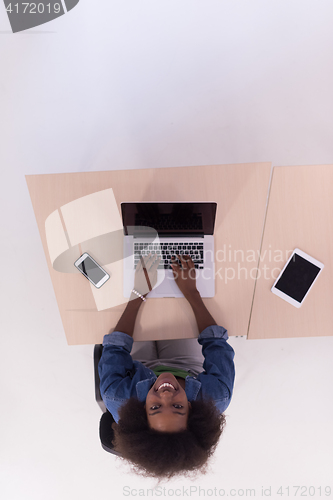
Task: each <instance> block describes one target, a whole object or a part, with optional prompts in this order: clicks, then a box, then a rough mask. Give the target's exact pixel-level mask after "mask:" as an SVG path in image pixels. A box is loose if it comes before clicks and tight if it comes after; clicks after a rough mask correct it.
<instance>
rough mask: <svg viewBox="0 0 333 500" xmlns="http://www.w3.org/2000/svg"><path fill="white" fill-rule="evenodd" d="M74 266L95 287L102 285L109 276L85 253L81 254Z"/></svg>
mask: <svg viewBox="0 0 333 500" xmlns="http://www.w3.org/2000/svg"><path fill="white" fill-rule="evenodd" d="M74 266H75V267H77V268H78V270H79V271H81V273H82V274H83V276H85V277H86V278H87V279H88V280H89V281H90V283H92V284H93V285H95V287H96V288H101V286H102V285H104V283H105V282H106V281H107V280H108V279H109V278H110V276H109V275H108V273H107V272H105V271H104V269H102V268H101V266H100V265H99V264H97V262H96V261H95V260H94V259H93V258H92V257H91V256H90V255H89V254H87V253H84V254H82V255H81V257H80V258H79V259H77V261H76V262H74Z"/></svg>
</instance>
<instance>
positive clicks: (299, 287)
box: [275, 253, 320, 302]
mask: <svg viewBox="0 0 333 500" xmlns="http://www.w3.org/2000/svg"><path fill="white" fill-rule="evenodd" d="M319 271H320V268H319V267H317V266H315V265H314V264H312V263H311V262H309V261H308V260H306V259H303V257H301V256H300V255H298V254H297V253H294V255H293V257H292V259H291V260H290V262H289V264H288V265H287V267H286V269H285V270H284V272H283V274H282V276H281V278H280V279H279V280H278V281H277V283H276V285H275V288H277V289H278V290H280V291H281V292H283V293H285V294H286V295H289V296H290V297H291V298H292V299H294V300H297V302H302V300H303V299H304V297H305V295H306V292H307V291H308V290H309V288H310V286H311V285H312V283H313V282H314V280H315V279H316V276H317V274H318V273H319Z"/></svg>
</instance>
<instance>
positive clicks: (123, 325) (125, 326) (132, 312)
mask: <svg viewBox="0 0 333 500" xmlns="http://www.w3.org/2000/svg"><path fill="white" fill-rule="evenodd" d="M146 295H147V294H146ZM142 302H143V300H142V299H141V298H140V297H138V296H137V295H135V294H134V293H132V295H131V297H130V300H129V302H128V304H127V306H126V307H125V309H124V312H123V314H122V315H121V317H120V319H119V321H118V323H117V324H116V327H115V329H114V331H117V332H123V333H127V335H129V336H130V337H133V331H134V325H135V320H136V317H137V314H138V312H139V309H140V306H141V304H142Z"/></svg>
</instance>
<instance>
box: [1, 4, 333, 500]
mask: <svg viewBox="0 0 333 500" xmlns="http://www.w3.org/2000/svg"><path fill="white" fill-rule="evenodd" d="M332 26H333V3H332V2H331V0H327V1H323V0H312V1H309V0H288V1H285V0H265V1H259V0H243V1H239V0H218V1H215V0H200V1H198V0H178V1H174V0H123V1H121V2H120V1H118V2H115V1H111V0H98V2H97V1H94V0H81V1H80V3H79V4H78V5H77V7H75V8H74V9H73V10H72V11H71V12H69V13H68V14H66V15H64V16H62V17H61V18H59V19H57V20H55V21H52V22H50V23H48V24H45V25H43V26H39V27H36V28H33V29H31V30H28V31H26V32H22V33H17V34H12V33H11V29H10V24H9V21H8V18H7V16H6V12H5V9H4V7H3V6H2V5H0V65H1V66H0V126H1V130H0V132H1V135H0V141H1V148H0V168H1V184H0V189H1V193H0V208H1V210H0V217H1V247H0V252H1V281H0V283H1V315H0V317H1V344H2V346H1V407H2V409H1V413H0V415H1V416H0V419H1V425H0V432H1V436H0V443H1V447H0V448H1V451H0V453H1V455H0V460H1V463H0V470H1V472H0V474H1V477H0V494H1V498H2V499H4V500H21V499H24V500H90V499H95V498H104V499H109V498H110V499H111V498H119V499H120V498H127V497H128V496H126V494H128V493H129V497H130V498H134V497H135V496H136V495H137V496H139V494H140V491H139V489H140V488H144V490H143V491H141V496H142V494H145V497H146V498H148V494H149V492H147V491H146V489H147V488H151V487H153V486H154V485H156V481H154V480H151V479H145V478H140V477H137V476H135V475H134V474H133V473H130V472H128V468H127V466H125V465H121V464H120V463H119V462H118V460H117V459H116V458H115V457H114V456H113V455H110V454H108V453H106V452H105V451H103V449H102V448H101V446H100V442H99V437H98V423H99V418H100V409H99V407H98V406H97V404H96V402H95V401H94V388H93V364H92V351H93V346H90V345H88V346H75V347H74V346H72V347H68V346H67V344H66V339H65V334H64V332H63V328H62V324H61V320H60V316H59V312H58V308H57V304H56V300H55V296H54V292H53V288H52V284H51V280H50V277H49V273H48V269H47V265H46V260H45V256H44V253H43V249H42V245H41V241H40V237H39V233H38V229H37V225H36V221H35V217H34V213H33V209H32V205H31V201H30V197H29V193H28V189H27V186H26V182H25V177H24V176H25V175H26V174H45V173H60V172H82V171H94V170H110V169H116V170H119V169H134V168H150V167H151V168H156V167H174V166H188V165H205V164H223V163H241V162H254V161H272V163H273V165H304V164H327V163H333V150H332V148H333V146H332V145H333V137H332V136H333V102H332V96H333V92H332V88H333V68H332V57H333V29H332ZM129 182H130V172H129ZM176 182H177V179H176V178H175V183H176ZM221 189H222V187H221ZM235 300H237V299H236V298H235ZM221 307H222V308H223V304H221ZM314 333H316V334H318V333H319V334H320V332H314ZM230 334H232V335H236V334H237V332H230ZM230 344H231V345H232V346H233V347H234V349H235V351H236V358H235V362H236V381H235V389H234V396H233V400H232V402H231V404H230V406H229V408H228V410H227V412H226V414H227V417H228V420H227V422H228V424H227V427H226V430H225V432H224V435H223V438H222V439H221V442H220V444H219V446H218V450H217V452H216V454H215V457H214V460H213V461H212V464H211V469H210V472H209V473H208V474H207V475H206V476H202V477H201V476H200V475H199V474H198V478H197V479H196V480H195V481H192V482H191V481H189V480H185V479H178V480H173V481H170V482H169V483H167V484H165V485H164V486H165V487H166V490H162V489H161V490H159V491H160V496H161V497H168V496H171V495H172V493H173V496H174V497H175V496H179V493H181V494H182V495H183V492H182V490H181V489H182V488H184V489H185V493H184V498H187V497H189V498H190V497H191V498H203V497H204V496H206V497H208V496H211V497H214V495H216V496H217V497H218V494H219V489H221V488H224V489H225V490H226V493H225V494H226V495H227V493H229V496H231V495H232V493H233V492H231V491H230V488H235V489H236V490H238V489H244V490H246V488H254V489H255V490H256V497H262V487H264V488H265V489H266V490H267V489H268V488H269V487H271V488H272V489H271V496H270V498H274V499H278V498H288V496H287V489H286V488H287V487H288V486H289V487H290V490H289V497H290V498H291V497H293V498H300V497H301V496H300V493H301V491H299V492H298V494H297V495H296V497H295V496H294V494H295V492H296V490H294V489H293V488H292V487H293V486H294V485H295V486H296V485H299V486H302V485H304V486H307V487H309V486H314V487H315V488H316V493H315V495H314V496H312V498H316V499H319V498H329V497H325V491H324V487H325V486H327V485H330V486H331V487H332V495H333V476H332V466H333V458H332V448H333V433H332V421H333V403H332V379H333V377H332V375H333V363H332V347H333V339H332V338H324V337H321V338H320V337H319V338H307V339H305V338H304V339H303V338H299V339H289V340H266V341H264V340H260V341H259V340H253V341H249V340H246V339H245V338H231V339H230ZM162 486H163V485H162ZM190 486H192V490H189V488H190ZM279 486H282V487H284V490H283V492H284V496H283V497H281V496H279V495H278V494H277V489H278V487H279ZM199 487H200V488H202V490H201V491H200V492H199ZM319 487H321V488H322V490H321V495H320V490H319ZM124 488H126V489H124ZM177 488H181V489H179V490H177ZM186 488H187V490H186ZM194 488H197V492H195V490H194ZM209 488H212V490H211V491H209ZM214 488H216V490H214ZM168 489H170V490H171V491H169V492H168ZM214 491H215V493H214ZM186 492H187V495H188V496H186ZM157 493H158V492H156V497H157ZM220 493H222V492H220ZM266 493H267V494H268V493H269V490H267V491H266ZM303 493H305V495H304V496H307V497H308V498H310V494H312V493H313V491H312V490H309V489H307V490H303ZM266 496H267V495H266ZM304 496H303V497H302V498H304ZM151 497H152V493H151V492H150V498H151ZM241 497H242V498H248V497H249V494H248V497H246V491H244V492H243V495H242V491H240V492H239V494H238V496H237V495H236V498H241ZM252 497H253V494H252ZM143 498H144V496H143Z"/></svg>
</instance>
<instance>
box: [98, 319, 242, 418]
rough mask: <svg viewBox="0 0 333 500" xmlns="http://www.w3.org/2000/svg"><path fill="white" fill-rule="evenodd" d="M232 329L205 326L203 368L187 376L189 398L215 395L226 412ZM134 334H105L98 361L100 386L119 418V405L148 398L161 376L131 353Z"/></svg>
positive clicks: (231, 381) (231, 372)
mask: <svg viewBox="0 0 333 500" xmlns="http://www.w3.org/2000/svg"><path fill="white" fill-rule="evenodd" d="M228 338H229V337H228V333H227V330H225V329H224V328H223V327H222V326H218V325H212V326H208V327H207V328H205V329H204V330H203V331H202V332H201V333H200V335H199V337H198V342H199V344H201V345H202V354H203V356H204V358H205V359H204V363H203V372H201V373H199V375H197V376H196V377H195V376H190V375H189V376H188V377H186V379H185V393H186V396H187V399H188V401H195V400H198V401H199V400H203V399H207V398H211V399H213V401H214V403H215V405H216V407H217V408H218V409H219V410H220V412H221V413H223V412H224V411H225V410H226V408H227V407H228V406H229V403H230V400H231V396H232V391H233V386H234V380H235V366H234V361H233V359H234V356H235V352H234V350H233V348H232V347H231V346H230V345H229V344H228V343H227V340H228ZM132 345H133V338H132V337H130V336H129V335H127V333H123V332H118V331H114V332H112V333H109V334H108V335H105V336H104V340H103V353H102V357H101V359H100V362H99V365H98V371H99V376H100V390H101V395H102V398H103V401H104V403H105V406H106V407H107V409H108V410H109V412H110V413H111V414H112V415H113V418H114V419H115V421H116V422H118V420H119V416H118V409H119V408H120V406H121V405H122V404H123V403H125V401H127V399H129V398H130V397H132V396H135V397H137V398H138V399H139V400H140V401H142V402H143V401H145V400H146V397H147V394H148V391H149V389H150V388H151V387H152V385H153V384H154V382H155V380H156V379H157V377H156V375H155V373H154V372H153V371H152V370H150V369H149V368H147V367H146V366H145V365H144V364H142V363H141V362H140V361H136V360H133V359H132V356H131V355H130V352H131V349H132Z"/></svg>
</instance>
